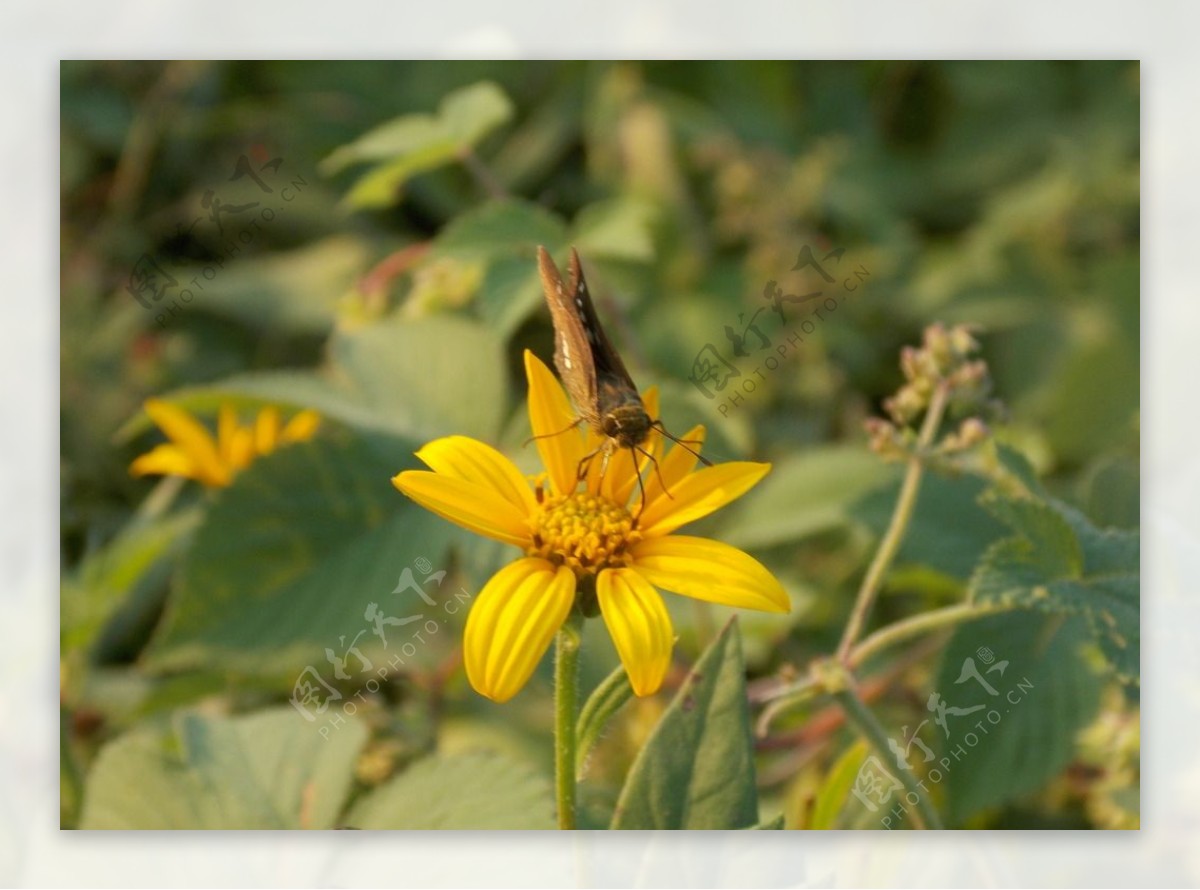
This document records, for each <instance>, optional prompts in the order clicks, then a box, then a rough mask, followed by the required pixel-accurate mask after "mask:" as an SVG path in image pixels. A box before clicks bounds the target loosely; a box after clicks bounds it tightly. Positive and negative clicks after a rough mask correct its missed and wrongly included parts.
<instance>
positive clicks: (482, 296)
mask: <svg viewBox="0 0 1200 890" xmlns="http://www.w3.org/2000/svg"><path fill="white" fill-rule="evenodd" d="M566 244H567V227H566V225H565V224H564V223H563V221H562V220H561V219H560V218H559V217H557V216H555V215H554V214H552V213H549V212H547V211H546V210H544V209H542V208H541V207H539V206H538V205H536V204H531V203H529V202H526V201H520V200H515V199H506V200H500V201H489V202H488V203H486V204H484V205H483V206H482V207H480V208H479V209H477V210H472V211H469V212H467V213H464V214H463V215H462V216H460V217H458V218H457V219H456V220H454V221H453V222H452V223H450V224H449V225H447V226H446V228H445V229H444V230H443V231H442V233H441V234H440V235H439V236H438V237H437V240H436V241H435V242H434V247H433V250H432V251H431V252H430V261H431V262H434V261H437V259H439V258H444V257H449V258H452V259H457V260H461V261H463V262H482V263H484V264H485V265H486V267H487V268H486V271H485V273H484V278H483V284H482V285H481V287H480V289H479V294H478V296H477V298H476V299H477V302H478V307H479V314H480V316H481V317H482V319H483V321H484V322H485V323H486V324H487V326H488V329H489V330H491V331H493V332H495V334H496V335H497V336H499V337H500V338H507V337H508V336H509V335H510V334H511V333H512V332H513V331H514V330H516V328H517V327H518V326H519V325H520V324H521V322H522V321H524V320H525V318H526V317H527V316H528V315H529V314H530V313H531V312H532V311H534V309H536V308H537V306H538V305H540V303H541V300H542V286H541V283H540V280H539V277H538V269H537V248H538V246H539V245H541V246H544V247H545V248H546V249H547V250H549V251H550V252H551V253H552V254H556V255H557V254H559V253H561V252H562V250H563V249H564V248H565V246H566Z"/></svg>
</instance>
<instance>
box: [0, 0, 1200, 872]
mask: <svg viewBox="0 0 1200 890" xmlns="http://www.w3.org/2000/svg"><path fill="white" fill-rule="evenodd" d="M1198 9H1200V6H1196V5H1190V4H1187V3H1184V2H1178V3H1169V2H1145V0H1144V2H1140V3H1127V2H1116V0H1085V2H1074V3H1061V2H1059V3H1052V2H1047V0H1038V2H1013V0H1009V2H1006V3H1003V4H994V3H988V4H983V3H975V2H967V0H924V2H920V0H910V2H906V3H884V2H877V3H869V2H845V0H826V2H823V3H821V4H811V3H801V2H796V0H791V2H752V0H740V2H738V3H736V4H732V5H731V6H730V7H729V8H728V9H726V10H722V11H720V12H718V7H716V5H715V4H711V3H698V2H696V3H687V4H685V3H683V2H677V3H666V2H657V3H648V2H643V3H638V4H634V3H626V2H616V0H606V2H604V3H602V4H596V5H595V6H593V7H592V8H591V9H589V10H587V11H582V10H580V9H578V8H576V6H575V5H574V4H569V3H568V2H566V0H559V2H543V3H530V2H527V3H519V4H518V3H516V2H504V3H492V4H486V5H485V4H483V3H457V2H450V0H436V2H431V3H420V4H413V3H402V2H397V0H390V2H377V3H354V2H345V0H342V2H338V3H328V2H326V3H301V2H270V3H256V4H251V3H248V2H235V3H231V2H224V0H203V2H180V3H162V2H148V0H147V2H124V3H120V2H118V3H111V4H107V5H103V4H98V3H90V2H86V0H81V2H77V3H66V2H58V3H53V2H51V3H40V4H37V5H36V6H35V5H32V4H19V3H6V4H5V6H4V7H3V10H2V11H0V96H2V101H0V114H2V115H3V119H2V120H3V127H2V130H3V136H0V181H2V182H3V188H2V190H0V195H2V196H3V204H2V205H0V208H2V209H0V250H2V251H3V257H4V264H3V267H2V271H3V275H2V277H0V306H2V307H3V308H2V312H3V317H2V318H0V388H2V389H3V395H4V398H3V403H2V405H0V412H2V413H0V418H2V420H3V422H2V423H0V488H2V490H3V494H4V507H5V510H4V516H3V521H2V524H0V883H3V884H5V885H19V886H24V885H36V886H73V885H92V886H114V887H115V886H119V887H138V886H181V887H183V886H188V887H190V886H281V887H283V886H345V887H353V886H475V885H479V886H514V887H540V886H547V887H549V886H553V887H564V886H582V887H591V886H614V885H616V886H622V885H623V886H629V885H632V886H684V887H691V886H721V887H723V886H730V887H734V886H760V887H761V886H768V887H791V886H831V885H833V886H920V887H938V886H954V887H961V886H1012V885H1040V886H1101V887H1104V886H1114V887H1115V886H1121V887H1129V886H1159V885H1162V884H1164V883H1165V884H1166V885H1168V886H1179V885H1180V884H1187V885H1192V886H1195V885H1198V884H1200V844H1198V843H1197V839H1200V753H1198V752H1200V744H1198V742H1200V739H1198V738H1197V729H1198V725H1200V720H1198V716H1200V684H1198V683H1197V682H1196V680H1197V677H1200V669H1198V668H1200V654H1198V653H1200V641H1198V640H1197V636H1198V627H1200V608H1198V604H1200V598H1198V597H1197V592H1196V586H1197V580H1198V579H1200V547H1198V546H1197V541H1198V534H1200V459H1198V457H1197V455H1198V454H1200V448H1198V447H1197V444H1198V442H1200V438H1198V435H1197V434H1198V432H1200V430H1198V427H1200V424H1198V423H1197V417H1198V416H1200V408H1198V406H1197V404H1196V403H1197V399H1196V397H1195V393H1196V390H1197V382H1198V381H1200V373H1198V372H1200V367H1198V365H1200V362H1198V356H1200V344H1198V343H1197V337H1198V335H1200V300H1198V299H1197V293H1196V292H1197V290H1198V288H1197V284H1196V282H1197V279H1198V277H1200V268H1198V266H1197V255H1198V253H1200V250H1198V248H1200V201H1197V176H1196V165H1197V162H1198V159H1200V138H1198V136H1200V120H1198V117H1197V111H1198V109H1200V103H1198V102H1197V99H1198V97H1200V78H1198V77H1197V74H1198V73H1200V65H1198V64H1197V61H1196V60H1197V55H1196V46H1195V44H1194V43H1193V41H1194V40H1195V39H1196V36H1197V35H1200V13H1198V11H1197V10H1198ZM264 56H285V57H288V56H291V57H295V56H306V57H307V56H315V57H323V58H340V57H364V58H370V57H378V58H390V57H420V58H453V57H463V56H470V57H511V58H550V57H560V56H578V57H679V58H687V57H723V58H739V57H758V58H784V57H788V58H797V57H798V58H853V57H860V58H867V57H879V58H904V57H918V58H920V57H953V58H970V57H990V58H1042V57H1063V58H1072V57H1115V58H1139V59H1142V60H1143V66H1142V84H1143V105H1142V109H1143V110H1142V120H1143V141H1142V146H1143V149H1142V157H1143V161H1144V168H1143V169H1144V175H1143V205H1142V208H1143V209H1142V220H1143V259H1144V265H1143V274H1142V288H1143V291H1142V306H1143V313H1142V344H1143V346H1142V349H1143V351H1142V355H1143V363H1142V364H1143V367H1142V375H1143V376H1142V393H1143V412H1144V414H1143V430H1144V432H1145V445H1144V449H1143V511H1142V519H1143V523H1142V525H1143V530H1144V546H1143V563H1142V565H1143V586H1142V590H1143V604H1144V605H1143V637H1144V642H1143V653H1144V655H1145V661H1146V663H1145V666H1144V671H1143V674H1144V680H1143V698H1142V701H1143V704H1144V710H1143V717H1144V721H1143V744H1144V751H1143V761H1142V768H1143V773H1142V775H1143V798H1142V800H1143V824H1144V826H1145V827H1144V828H1143V830H1142V831H1141V832H1139V833H1116V832H1110V833H1104V834H1099V833H1095V834H1084V833H1072V834H1068V833H1056V832H1036V833H1035V832H1022V833H1007V834H1000V833H995V834H987V835H985V834H977V833H963V832H958V833H945V834H942V835H940V836H928V835H924V834H921V833H916V832H907V833H903V834H895V835H890V834H886V833H882V832H872V833H859V834H854V835H850V834H838V835H833V834H817V833H799V832H762V833H740V834H734V833H726V834H711V835H698V834H689V833H681V834H675V835H665V834H659V835H655V834H628V835H619V836H617V835H601V834H599V833H593V834H580V835H575V836H561V835H557V834H553V833H544V834H514V833H502V834H501V833H497V834H492V835H484V834H477V833H441V834H439V833H433V832H427V833H418V834H399V833H387V834H382V833H381V834H378V835H375V834H371V835H368V834H366V833H359V832H336V833H335V832H329V833H324V834H320V835H317V834H305V835H300V834H285V833H278V834H276V833H260V834H251V833H208V834H200V833H174V834H172V833H165V832H164V833H129V834H124V833H84V832H60V831H59V830H58V825H57V823H58V769H57V762H58V732H57V722H58V715H57V707H56V704H57V692H58V658H57V655H58V638H57V628H58V615H57V612H58V596H57V553H58V547H57V538H58V473H57V463H56V457H57V447H56V446H57V440H58V427H57V415H56V405H57V401H58V392H57V390H58V305H59V304H58V298H57V292H58V287H57V285H58V262H59V257H58V60H59V59H60V58H88V57H91V58H121V57H131V58H165V57H185V58H227V57H237V58H257V57H264Z"/></svg>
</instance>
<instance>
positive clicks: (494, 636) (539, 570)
mask: <svg viewBox="0 0 1200 890" xmlns="http://www.w3.org/2000/svg"><path fill="white" fill-rule="evenodd" d="M574 602H575V576H574V575H573V574H572V573H571V570H570V569H568V568H566V567H565V566H560V567H559V568H558V569H557V570H556V569H555V567H554V566H553V565H552V564H551V563H549V562H547V561H546V560H544V559H535V558H532V557H526V558H524V559H518V560H517V561H516V562H514V563H512V564H510V565H507V566H505V567H504V568H502V569H501V570H500V571H499V572H497V573H496V574H495V575H493V576H492V579H491V580H490V581H488V583H487V584H486V585H484V588H483V590H482V591H480V593H479V596H478V597H476V599H475V602H474V603H473V604H472V605H471V612H470V614H469V615H468V616H467V627H466V630H465V632H464V635H463V663H464V664H465V666H466V669H467V679H468V680H470V681H471V685H472V686H473V687H475V690H476V691H477V692H478V693H479V694H480V695H485V696H487V697H488V698H490V699H492V700H493V701H498V702H503V701H508V700H509V699H510V698H512V697H513V696H514V695H516V694H517V693H518V692H520V691H521V687H522V686H524V685H525V683H526V681H528V680H529V677H530V675H531V674H532V673H533V671H534V669H535V668H536V667H537V665H538V662H539V661H541V660H542V656H543V655H545V654H546V649H547V648H548V647H549V645H550V641H551V640H553V639H554V635H555V633H557V632H558V629H559V628H560V627H561V626H562V623H563V621H565V620H566V618H567V614H568V613H569V612H570V611H571V606H572V604H573V603H574Z"/></svg>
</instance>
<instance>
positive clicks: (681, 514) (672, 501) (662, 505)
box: [638, 461, 771, 536]
mask: <svg viewBox="0 0 1200 890" xmlns="http://www.w3.org/2000/svg"><path fill="white" fill-rule="evenodd" d="M770 469H771V465H770V464H758V463H751V462H749V461H730V462H729V463H724V464H717V465H716V466H715V467H705V468H704V469H703V470H700V471H699V472H698V473H692V474H691V475H688V476H685V477H684V478H683V479H681V480H679V481H678V482H676V483H675V484H673V485H672V486H671V487H670V489H669V490H668V491H667V492H666V493H664V494H662V495H661V496H659V497H657V498H655V499H654V502H653V503H651V504H647V506H646V509H645V510H643V511H642V514H641V516H639V517H638V526H639V527H640V528H641V529H642V533H643V534H645V535H647V536H650V535H665V534H668V533H670V532H673V531H674V530H675V529H677V528H679V527H680V526H681V525H686V524H687V523H689V522H695V521H696V520H697V519H700V518H701V517H703V516H707V515H708V514H709V513H712V512H714V511H716V510H719V509H721V507H724V506H725V505H726V504H728V503H729V502H730V501H734V500H737V499H738V498H740V497H741V496H742V495H744V494H745V493H746V492H747V491H749V490H750V489H751V488H753V487H754V486H755V485H757V484H758V481H759V480H760V479H762V477H763V476H765V475H767V471H768V470H770Z"/></svg>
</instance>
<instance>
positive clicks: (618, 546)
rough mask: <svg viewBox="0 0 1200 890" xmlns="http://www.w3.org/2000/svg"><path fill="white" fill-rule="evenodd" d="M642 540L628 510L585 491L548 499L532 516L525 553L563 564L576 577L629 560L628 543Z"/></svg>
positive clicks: (619, 564) (624, 563)
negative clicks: (531, 538) (529, 535)
mask: <svg viewBox="0 0 1200 890" xmlns="http://www.w3.org/2000/svg"><path fill="white" fill-rule="evenodd" d="M638 540H641V533H640V532H638V531H637V530H635V529H634V527H633V517H632V516H631V515H630V514H629V511H628V510H626V509H625V508H624V507H622V506H620V505H619V504H615V503H613V502H612V501H610V500H608V499H607V498H602V497H600V496H599V495H594V494H589V493H587V492H578V493H576V494H570V495H566V496H562V495H560V496H558V497H554V498H552V499H550V500H548V501H547V502H546V503H545V505H544V506H543V507H542V510H541V511H540V512H539V513H538V514H537V515H536V516H535V517H534V521H533V545H532V546H531V547H530V548H529V550H528V551H527V553H528V554H529V555H530V556H540V557H542V558H543V559H548V560H550V562H552V563H555V564H556V565H565V566H567V567H568V568H570V569H571V570H572V571H573V572H575V575H576V576H577V577H583V576H585V575H594V574H595V573H596V572H598V571H600V570H601V569H603V568H606V567H610V566H625V565H629V564H630V558H629V555H628V549H629V546H630V545H631V544H633V543H635V542H636V541H638Z"/></svg>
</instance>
